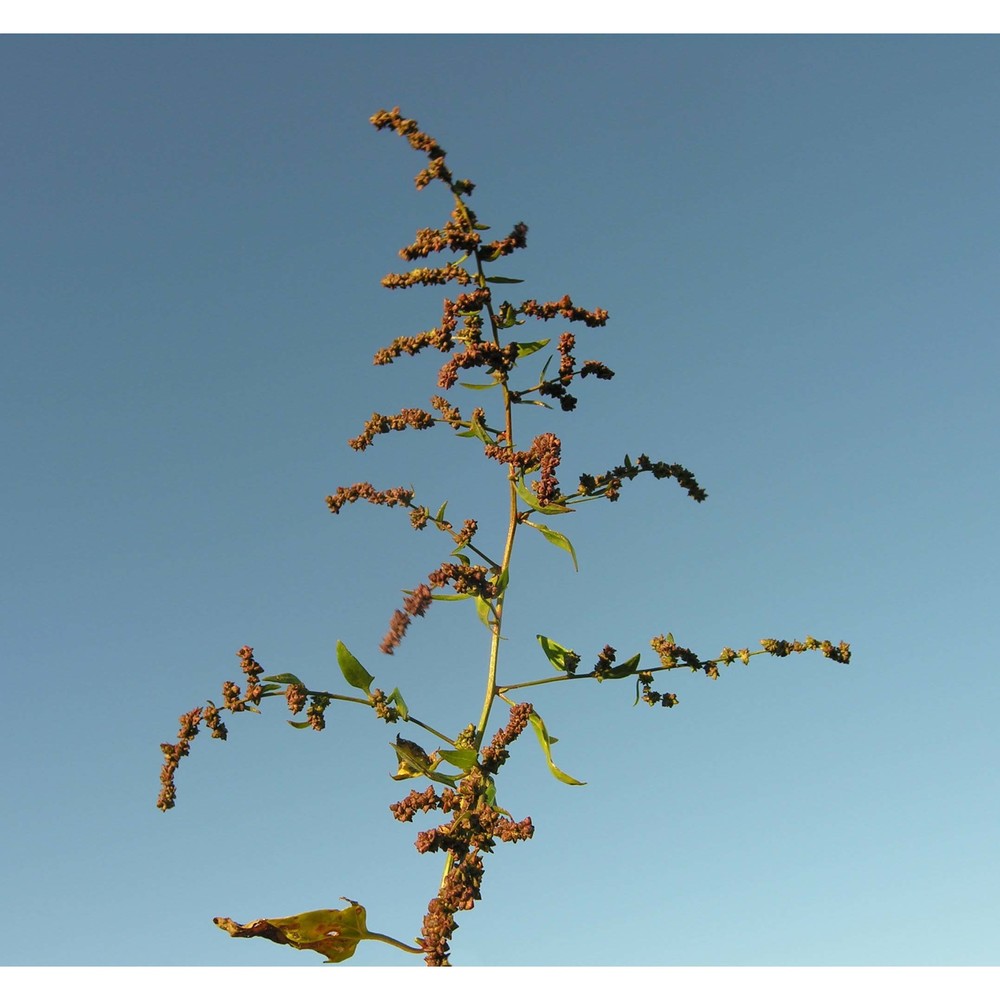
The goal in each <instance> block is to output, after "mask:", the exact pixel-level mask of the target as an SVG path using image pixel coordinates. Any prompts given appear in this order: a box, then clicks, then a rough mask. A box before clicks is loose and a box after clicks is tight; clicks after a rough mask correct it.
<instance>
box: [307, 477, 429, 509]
mask: <svg viewBox="0 0 1000 1000" xmlns="http://www.w3.org/2000/svg"><path fill="white" fill-rule="evenodd" d="M412 499H413V490H408V489H405V488H404V487H402V486H396V487H394V488H393V489H390V490H377V489H375V487H374V486H372V484H371V483H354V484H353V485H351V486H338V487H337V492H336V493H334V494H333V496H329V497H327V498H326V505H327V507H329V508H330V512H331V513H333V514H339V513H340V510H341V508H342V507H343V506H344V505H345V504H349V503H356V502H357V501H358V500H367V501H368V503H371V504H375V505H376V506H384V507H395V506H396V505H397V504H402V506H404V507H408V506H409V505H410V501H411V500H412Z"/></svg>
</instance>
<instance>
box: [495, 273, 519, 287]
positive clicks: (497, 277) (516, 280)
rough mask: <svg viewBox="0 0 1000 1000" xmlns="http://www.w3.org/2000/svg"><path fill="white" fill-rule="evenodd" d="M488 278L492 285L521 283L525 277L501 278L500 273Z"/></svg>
mask: <svg viewBox="0 0 1000 1000" xmlns="http://www.w3.org/2000/svg"><path fill="white" fill-rule="evenodd" d="M486 280H487V281H488V282H489V283H490V284H491V285H520V284H523V283H524V278H501V277H500V275H499V274H494V275H492V276H491V277H488V278H487V279H486Z"/></svg>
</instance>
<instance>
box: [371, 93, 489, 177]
mask: <svg viewBox="0 0 1000 1000" xmlns="http://www.w3.org/2000/svg"><path fill="white" fill-rule="evenodd" d="M370 121H371V123H372V125H374V126H375V128H377V129H380V130H381V129H384V128H391V129H393V130H394V131H396V132H398V133H399V134H400V135H401V136H403V137H404V138H405V139H406V141H407V142H409V144H410V145H411V146H412V147H413V148H414V149H416V150H419V151H420V152H422V153H426V154H427V158H428V159H429V160H430V165H429V166H427V167H426V168H424V169H423V170H421V171H420V173H419V174H417V176H416V178H415V179H414V183H415V184H416V185H417V190H418V191H420V190H422V189H423V188H425V187H427V185H428V184H430V182H431V181H432V180H434V179H435V178H436V179H438V180H440V181H443V182H444V183H445V184H447V185H448V186H449V187H450V188H451V189H452V191H454V192H455V194H470V193H471V192H472V189H473V188H474V187H475V185H474V184H473V183H472V181H466V180H455V179H454V178H453V177H452V175H451V171H450V170H449V169H448V168H447V167H446V166H445V163H444V158H445V151H444V150H443V149H442V148H441V147H440V146H439V145H438V142H437V140H436V139H435V138H434V137H433V136H430V135H428V134H427V133H426V132H421V131H420V127H419V126H418V125H417V123H416V122H415V121H414V120H413V119H412V118H404V117H403V116H402V115H401V114H400V113H399V108H398V107H397V108H393V109H392V111H385V110H382V111H379V112H378V113H377V114H374V115H372V117H371V119H370Z"/></svg>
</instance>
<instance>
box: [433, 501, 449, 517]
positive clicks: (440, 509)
mask: <svg viewBox="0 0 1000 1000" xmlns="http://www.w3.org/2000/svg"><path fill="white" fill-rule="evenodd" d="M447 506H448V501H447V500H445V502H444V503H443V504H441V506H440V507H438V512H437V513H436V514H435V515H434V520H435V521H440V520H442V519H443V518H444V509H445V507H447Z"/></svg>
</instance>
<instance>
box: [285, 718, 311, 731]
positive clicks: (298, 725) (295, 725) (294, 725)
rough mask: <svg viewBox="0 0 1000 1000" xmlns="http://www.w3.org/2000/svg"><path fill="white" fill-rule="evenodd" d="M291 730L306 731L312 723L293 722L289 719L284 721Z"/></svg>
mask: <svg viewBox="0 0 1000 1000" xmlns="http://www.w3.org/2000/svg"><path fill="white" fill-rule="evenodd" d="M285 721H286V722H287V723H288V724H289V725H290V726H291V727H292V728H293V729H308V728H309V727H310V726H311V725H312V723H311V722H293V721H292V720H291V719H286V720H285Z"/></svg>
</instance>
